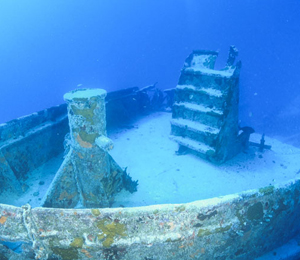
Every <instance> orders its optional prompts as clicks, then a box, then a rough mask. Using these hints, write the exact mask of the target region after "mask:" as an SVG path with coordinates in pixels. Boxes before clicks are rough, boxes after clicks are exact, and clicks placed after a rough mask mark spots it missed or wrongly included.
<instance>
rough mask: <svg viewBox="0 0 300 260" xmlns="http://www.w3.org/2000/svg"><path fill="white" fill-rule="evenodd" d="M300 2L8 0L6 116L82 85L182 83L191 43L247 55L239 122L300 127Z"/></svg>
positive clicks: (2, 69) (0, 86) (2, 85)
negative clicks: (232, 46)
mask: <svg viewBox="0 0 300 260" xmlns="http://www.w3.org/2000/svg"><path fill="white" fill-rule="evenodd" d="M299 10H300V1H298V0H297V1H296V0H290V1H286V0H285V1H284V0H282V1H281V0H277V1H273V0H265V1H261V0H243V1H241V0H126V1H125V0H72V1H71V0H43V1H41V0H26V1H24V0H15V1H14V0H9V1H8V0H0V90H1V92H0V95H1V96H0V111H1V112H0V122H5V121H8V120H11V119H13V118H16V117H20V116H23V115H27V114H30V113H32V112H35V111H38V110H42V109H44V108H47V107H50V106H53V105H57V104H61V103H63V98H62V96H63V94H64V93H65V92H67V91H70V90H72V89H75V88H76V87H77V85H78V84H83V85H82V87H97V88H104V89H106V90H108V91H109V90H115V89H120V88H126V87H131V86H139V87H143V86H146V85H149V84H152V83H154V82H156V81H158V87H160V88H171V87H175V86H176V84H177V81H178V78H179V75H180V69H181V68H182V65H183V62H184V59H185V58H186V57H187V56H188V55H189V53H190V52H191V51H192V50H193V49H210V50H218V51H219V52H220V53H219V59H218V63H217V68H222V66H224V65H225V62H226V58H227V54H228V49H229V46H230V45H232V44H234V45H236V47H237V48H238V49H239V52H240V55H239V59H241V60H242V64H243V66H242V71H241V82H240V94H241V97H240V118H241V124H242V125H251V126H253V127H254V128H255V129H256V130H257V131H259V132H266V134H277V135H286V136H288V135H292V134H295V133H299V132H300V69H299V67H300V15H299Z"/></svg>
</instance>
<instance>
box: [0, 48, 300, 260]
mask: <svg viewBox="0 0 300 260" xmlns="http://www.w3.org/2000/svg"><path fill="white" fill-rule="evenodd" d="M231 54H232V53H231ZM233 56H234V55H233V54H232V55H231V56H230V57H229V62H228V64H229V66H231V65H232V63H231V61H232V60H233V59H234V57H233ZM184 84H186V85H188V84H189V83H188V82H184ZM182 85H183V84H181V86H182ZM184 86H185V85H184ZM180 88H181V87H179V88H178V89H177V90H176V91H177V94H176V95H178V96H177V97H176V98H175V102H177V103H178V98H179V94H178V93H179V92H180V91H181V89H180ZM183 88H184V89H185V90H188V91H190V90H189V89H191V91H192V92H191V95H193V94H192V93H194V91H195V89H194V88H191V87H183ZM149 89H151V88H145V89H143V90H139V89H138V88H131V89H126V90H122V91H121V92H113V93H108V95H107V97H106V116H107V122H108V124H117V123H118V122H120V121H122V120H125V121H126V120H127V119H128V117H130V116H129V115H134V116H142V114H140V111H145V110H147V108H149V107H151V99H149V98H148V97H147V91H149ZM196 91H198V89H196ZM201 91H204V92H205V90H201ZM77 94H78V93H77ZM86 94H88V95H87V96H84V98H83V99H81V98H82V96H81V97H80V98H79V99H78V97H76V92H73V93H70V95H67V96H66V99H67V102H68V106H69V108H68V109H69V119H70V122H71V123H70V128H69V121H68V116H67V105H66V104H63V105H61V106H57V107H53V108H50V109H47V110H44V111H41V112H38V113H35V114H32V115H29V116H27V117H23V118H20V119H16V120H14V121H11V122H8V123H6V124H2V125H1V126H0V167H1V168H0V178H1V184H2V186H1V189H0V192H3V191H4V190H10V191H11V192H15V193H22V192H23V191H24V190H26V188H27V187H26V178H27V175H28V173H29V172H30V171H32V169H34V168H36V167H38V166H39V165H41V164H43V163H44V162H46V161H47V160H49V159H51V158H52V157H54V156H56V155H58V154H61V153H62V152H63V151H64V147H63V142H64V136H65V135H66V134H67V133H68V132H69V130H70V133H71V134H70V138H71V146H70V148H69V149H70V150H69V152H68V153H67V156H66V157H65V163H64V164H63V165H62V167H61V169H60V170H59V171H58V175H57V176H58V177H57V180H60V181H59V182H56V181H55V180H54V182H53V185H52V186H51V188H50V190H49V193H48V194H47V196H46V199H45V202H44V203H45V204H44V205H45V206H46V205H47V203H53V201H52V202H51V201H50V200H48V199H47V198H48V197H51V196H52V195H53V196H54V197H52V198H55V200H57V201H58V202H54V203H58V204H52V205H51V206H54V207H55V206H59V207H60V206H61V207H64V206H65V207H72V206H74V205H75V204H77V202H78V201H79V197H80V194H78V193H79V192H78V189H77V187H75V186H74V183H76V182H73V183H66V184H65V185H66V186H67V187H68V191H70V190H72V189H73V190H74V193H75V191H76V192H77V193H76V194H77V195H76V196H74V198H76V199H74V201H73V199H72V201H71V203H70V200H66V199H65V197H64V196H61V197H60V195H61V194H62V193H63V189H62V187H60V185H61V183H63V181H64V180H66V178H62V176H63V174H64V173H66V171H64V170H63V169H64V168H65V166H67V165H68V164H69V163H70V161H68V160H71V154H72V153H73V152H75V155H76V156H78V158H77V157H76V158H75V159H74V161H75V162H74V161H73V162H74V163H75V165H78V167H79V168H80V167H83V166H84V164H83V166H82V164H81V165H80V164H77V162H79V159H80V160H81V159H87V161H88V160H89V158H90V157H93V156H91V155H93V154H95V153H96V154H97V153H99V154H102V157H101V158H102V159H101V160H109V159H108V157H106V154H104V153H103V151H104V152H105V150H106V148H109V147H110V144H111V143H110V141H109V140H108V139H106V137H105V131H104V128H103V124H104V123H103V121H102V124H101V122H100V124H99V125H98V124H97V122H96V120H100V121H101V120H103V118H104V116H103V115H102V116H101V115H100V116H99V114H97V113H98V112H99V113H100V114H101V113H102V112H103V110H102V112H101V111H97V106H99V103H94V101H97V100H98V99H101V100H102V101H103V98H104V92H102V91H100V92H97V93H96V95H94V94H95V93H94V94H92V93H86ZM202 95H205V94H204V93H202ZM159 96H160V95H158V96H157V97H159ZM170 96H171V95H170ZM200 96H201V95H199V96H197V97H199V98H200ZM195 98H196V96H195ZM98 101H99V100H98ZM100 103H101V102H100ZM95 104H96V105H95ZM101 104H102V106H103V103H101ZM114 104H116V105H114ZM178 106H180V105H178ZM152 107H153V106H152ZM120 108H122V109H121V110H120ZM123 108H124V109H126V113H124V114H122V113H117V115H116V113H115V111H123V112H124V109H123ZM91 109H92V110H93V111H91ZM102 109H104V108H103V107H102ZM90 112H93V113H90ZM94 113H95V114H94ZM176 113H177V112H176ZM178 113H179V112H178ZM180 113H181V112H180ZM182 113H186V111H182ZM96 114H97V119H96V118H94V115H96ZM76 115H77V116H76ZM78 115H79V116H78ZM125 118H126V119H125ZM232 118H235V116H233V117H232ZM72 120H74V121H72ZM94 120H95V121H94ZM234 120H235V119H234ZM174 121H175V123H174ZM234 122H235V121H234ZM98 123H99V122H98ZM84 125H85V127H84ZM95 125H96V126H95ZM186 125H187V127H186V128H188V127H189V126H190V125H189V124H186ZM94 126H95V127H97V126H99V127H100V128H99V129H97V130H96V131H94V128H93V127H94ZM101 126H102V127H101ZM173 127H177V125H176V117H174V119H173ZM234 127H236V124H235V125H234ZM95 129H96V128H95ZM188 130H189V129H188ZM81 131H84V132H81ZM178 131H179V130H178ZM180 131H181V130H180ZM220 132H222V127H221V130H220ZM101 137H103V139H102V138H101ZM235 137H236V136H235ZM98 138H100V139H98ZM91 146H92V147H91ZM90 148H92V149H91V150H86V149H90ZM98 148H99V149H101V151H100V150H99V149H98ZM93 149H95V151H94V150H93ZM70 151H73V152H70ZM91 152H92V153H91ZM79 153H81V155H80V156H79ZM73 154H74V153H73ZM75 155H72V156H75ZM210 155H212V154H210ZM223 155H224V154H223ZM81 157H82V158H81ZM85 157H86V158H85ZM87 157H89V158H87ZM96 157H97V156H96ZM220 158H222V159H224V158H228V157H224V156H223V157H222V156H221V157H220ZM101 160H100V161H101ZM73 162H72V163H71V164H69V166H68V167H67V168H69V169H72V167H74V166H73ZM99 167H100V168H101V167H105V168H104V171H106V173H107V174H108V176H109V174H110V173H111V171H110V170H109V169H108V168H106V167H107V164H104V165H100V166H99ZM110 169H111V168H110ZM69 173H72V174H74V171H73V170H72V171H69ZM91 173H92V174H91V176H92V175H93V174H95V175H96V176H97V172H94V171H92V172H91ZM119 173H120V174H121V172H119ZM72 174H71V176H75V174H74V175H72ZM78 177H80V176H79V175H78ZM74 178H75V177H74ZM67 179H68V178H67ZM69 180H72V178H70V179H69ZM68 185H70V186H68ZM72 185H73V186H72ZM85 188H87V189H88V188H89V187H84V186H82V190H84V189H85ZM103 189H105V188H103ZM56 191H58V193H57V194H59V196H56ZM83 194H84V192H83V193H82V195H81V196H84V195H83ZM299 194H300V179H293V180H290V181H288V182H286V183H283V184H278V185H272V186H267V187H261V188H258V189H255V190H251V191H245V192H242V193H239V194H232V195H228V196H224V197H218V198H211V199H207V200H199V201H195V202H191V203H184V204H169V205H152V206H146V207H135V208H101V207H102V206H105V205H106V204H105V203H107V204H109V201H110V198H109V197H106V198H105V199H104V200H103V199H102V198H101V199H99V200H98V201H97V202H96V206H94V204H93V203H91V202H90V201H91V200H90V198H89V197H86V198H87V199H86V200H82V201H83V203H82V204H84V201H85V202H86V205H85V206H87V207H90V208H80V209H78V208H72V209H70V208H69V209H65V208H47V207H37V208H31V206H30V205H28V204H27V205H24V206H22V207H16V206H12V205H7V204H0V239H1V243H0V259H20V260H25V259H26V260H28V259H52V260H54V259H64V260H70V259H99V260H121V259H124V260H132V259H143V260H146V259H147V260H150V259H153V260H154V259H155V260H165V259H174V260H177V259H183V260H185V259H238V260H244V259H254V258H255V257H258V256H261V255H262V254H264V253H266V252H268V251H270V250H272V249H274V248H275V247H278V246H280V245H282V244H283V243H285V242H287V241H288V240H289V239H291V238H293V237H294V236H295V235H296V234H297V233H299V231H300V223H299V221H298V219H299V218H300V199H299ZM55 196H56V197H55ZM68 203H70V205H68ZM8 243H13V244H12V245H16V244H18V245H21V247H22V250H21V252H20V251H19V252H18V251H17V250H13V248H14V246H8Z"/></svg>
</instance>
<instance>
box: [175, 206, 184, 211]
mask: <svg viewBox="0 0 300 260" xmlns="http://www.w3.org/2000/svg"><path fill="white" fill-rule="evenodd" d="M175 211H176V212H182V211H185V206H184V205H180V206H179V207H176V208H175Z"/></svg>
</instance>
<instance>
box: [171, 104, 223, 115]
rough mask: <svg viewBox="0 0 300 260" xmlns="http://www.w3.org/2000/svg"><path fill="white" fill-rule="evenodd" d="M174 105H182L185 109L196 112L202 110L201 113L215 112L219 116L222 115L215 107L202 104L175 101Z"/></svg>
mask: <svg viewBox="0 0 300 260" xmlns="http://www.w3.org/2000/svg"><path fill="white" fill-rule="evenodd" d="M174 106H183V107H185V108H186V109H189V110H193V111H197V112H203V113H212V114H217V115H219V116H221V115H223V111H221V110H219V109H216V108H209V107H205V106H202V105H197V104H193V103H187V102H175V103H174Z"/></svg>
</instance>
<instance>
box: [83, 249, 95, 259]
mask: <svg viewBox="0 0 300 260" xmlns="http://www.w3.org/2000/svg"><path fill="white" fill-rule="evenodd" d="M81 252H82V253H84V254H85V256H86V257H88V258H92V256H91V254H90V253H89V252H88V251H87V250H85V249H81Z"/></svg>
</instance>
